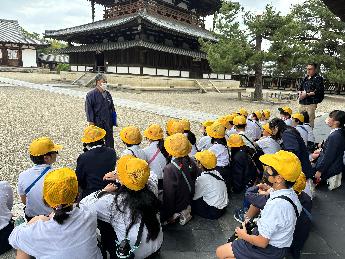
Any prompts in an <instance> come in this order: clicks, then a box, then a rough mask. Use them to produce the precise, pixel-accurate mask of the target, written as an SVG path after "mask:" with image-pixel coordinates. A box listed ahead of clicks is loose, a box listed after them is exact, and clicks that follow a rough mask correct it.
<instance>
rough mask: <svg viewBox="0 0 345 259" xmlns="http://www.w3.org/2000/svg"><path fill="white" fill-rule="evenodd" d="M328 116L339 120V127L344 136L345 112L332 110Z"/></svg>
mask: <svg viewBox="0 0 345 259" xmlns="http://www.w3.org/2000/svg"><path fill="white" fill-rule="evenodd" d="M329 117H330V118H332V119H333V120H335V121H338V122H339V128H340V129H341V131H342V133H343V135H344V137H345V112H344V111H340V110H334V111H332V112H330V114H329Z"/></svg>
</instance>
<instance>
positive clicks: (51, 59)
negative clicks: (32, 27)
mask: <svg viewBox="0 0 345 259" xmlns="http://www.w3.org/2000/svg"><path fill="white" fill-rule="evenodd" d="M38 60H40V61H41V62H43V63H65V64H68V63H69V56H68V55H54V54H44V53H40V54H39V55H38Z"/></svg>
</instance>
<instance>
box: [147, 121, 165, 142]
mask: <svg viewBox="0 0 345 259" xmlns="http://www.w3.org/2000/svg"><path fill="white" fill-rule="evenodd" d="M144 136H145V137H146V138H148V139H150V140H160V139H163V138H164V133H163V129H162V127H161V126H159V125H158V124H151V125H150V126H149V127H148V128H147V129H146V130H145V131H144Z"/></svg>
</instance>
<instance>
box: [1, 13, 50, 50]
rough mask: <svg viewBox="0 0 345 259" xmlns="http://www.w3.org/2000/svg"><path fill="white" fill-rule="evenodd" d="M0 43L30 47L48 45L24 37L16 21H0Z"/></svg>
mask: <svg viewBox="0 0 345 259" xmlns="http://www.w3.org/2000/svg"><path fill="white" fill-rule="evenodd" d="M0 42H1V43H14V44H25V45H31V46H47V45H48V43H47V42H44V41H40V40H36V39H32V38H29V37H27V36H25V35H24V33H23V29H22V27H20V26H19V24H18V21H15V20H4V19H0Z"/></svg>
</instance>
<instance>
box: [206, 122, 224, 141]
mask: <svg viewBox="0 0 345 259" xmlns="http://www.w3.org/2000/svg"><path fill="white" fill-rule="evenodd" d="M206 133H207V135H208V136H210V137H211V138H224V137H225V127H224V126H223V125H222V124H221V123H220V122H218V121H216V122H215V123H213V124H212V125H211V126H209V127H207V128H206Z"/></svg>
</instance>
